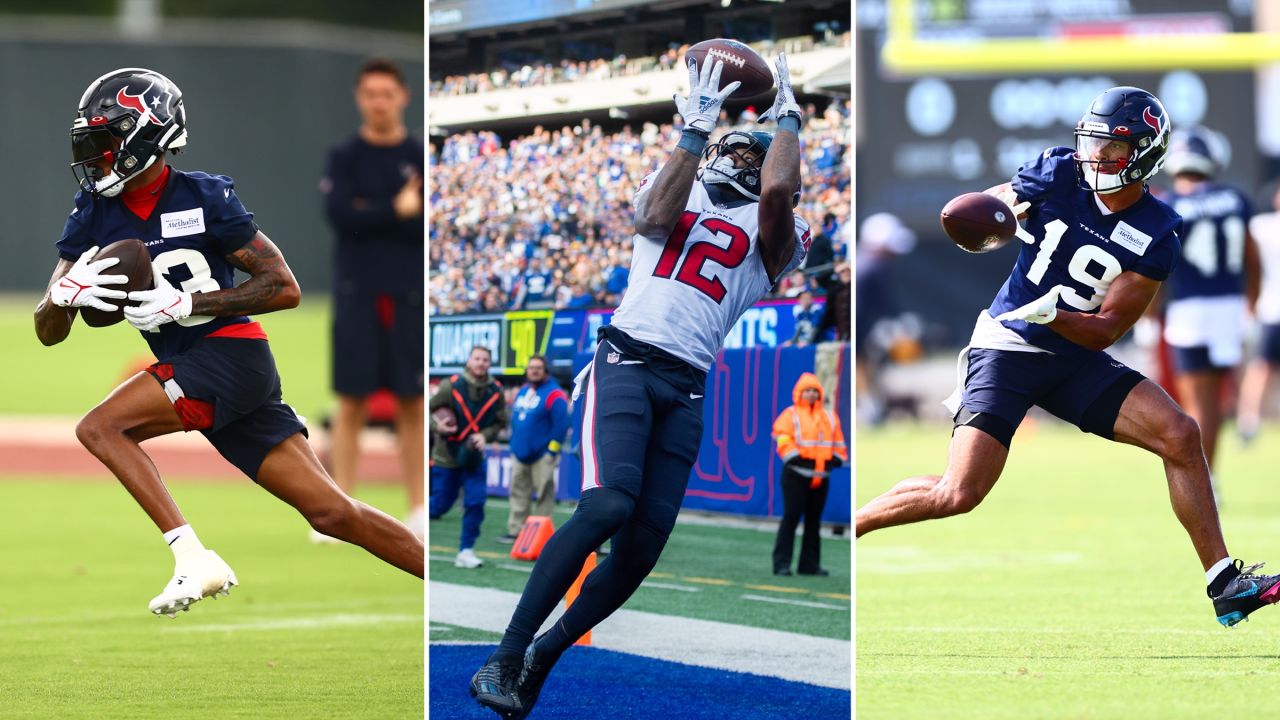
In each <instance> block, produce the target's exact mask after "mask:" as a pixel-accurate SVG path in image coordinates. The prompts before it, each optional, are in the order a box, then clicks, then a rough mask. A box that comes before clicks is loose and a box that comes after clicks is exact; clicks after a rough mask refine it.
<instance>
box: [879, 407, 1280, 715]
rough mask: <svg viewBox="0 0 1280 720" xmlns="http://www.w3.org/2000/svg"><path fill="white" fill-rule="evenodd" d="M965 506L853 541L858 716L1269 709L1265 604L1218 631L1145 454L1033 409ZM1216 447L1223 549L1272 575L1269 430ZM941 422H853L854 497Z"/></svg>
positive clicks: (1272, 625)
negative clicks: (992, 478)
mask: <svg viewBox="0 0 1280 720" xmlns="http://www.w3.org/2000/svg"><path fill="white" fill-rule="evenodd" d="M1026 430H1027V428H1024V431H1023V432H1022V433H1020V434H1019V436H1018V437H1016V438H1015V439H1014V442H1013V452H1012V454H1011V455H1010V459H1009V463H1008V466H1007V468H1006V470H1005V472H1004V475H1003V477H1002V478H1001V479H1000V481H999V482H998V483H997V484H996V486H995V489H994V490H993V491H992V492H991V495H990V496H988V498H987V499H986V501H985V502H984V503H983V504H982V505H981V506H979V507H978V508H977V509H976V510H974V511H973V512H972V513H970V514H968V515H964V516H961V517H956V518H949V519H946V520H939V521H932V522H927V523H922V524H918V525H911V526H905V527H899V528H889V529H886V530H882V531H879V532H876V533H873V534H871V535H868V536H866V537H864V538H862V539H860V540H859V541H858V550H857V558H856V560H857V573H858V578H857V586H856V587H857V662H856V671H857V717H858V718H859V720H881V719H884V720H906V719H909V718H929V719H930V720H935V719H937V718H983V719H984V720H997V719H1000V718H1009V719H1010V720H1013V719H1015V718H1016V719H1018V720H1023V719H1026V718H1072V719H1075V718H1079V719H1084V718H1124V719H1125V720H1135V719H1137V718H1153V719H1154V718H1161V719H1166V718H1194V717H1204V718H1207V717H1215V718H1218V717H1267V716H1270V715H1272V714H1274V713H1272V712H1271V711H1270V710H1268V709H1267V703H1268V702H1270V699H1271V696H1272V695H1273V694H1274V693H1273V691H1274V689H1275V688H1276V687H1278V686H1280V649H1278V648H1280V608H1263V609H1261V610H1259V611H1258V612H1256V613H1255V614H1254V615H1253V616H1252V620H1251V621H1250V622H1248V623H1242V624H1241V625H1239V626H1237V628H1236V629H1234V630H1227V629H1225V628H1223V627H1221V626H1220V625H1218V623H1217V621H1216V620H1215V619H1214V613H1213V609H1212V605H1211V603H1210V602H1209V600H1208V599H1207V598H1206V597H1205V591H1204V585H1205V583H1204V574H1203V572H1202V571H1201V569H1200V564H1199V562H1198V561H1197V559H1196V555H1195V553H1194V551H1193V549H1192V547H1191V544H1190V542H1189V541H1188V539H1187V537H1186V534H1185V533H1184V532H1183V530H1182V527H1181V525H1180V524H1179V523H1178V521H1177V519H1176V518H1175V517H1174V515H1173V511H1172V510H1171V508H1170V506H1169V501H1168V493H1167V485H1166V483H1165V480H1164V476H1163V471H1162V467H1161V462H1160V460H1159V459H1158V458H1156V457H1155V456H1153V455H1150V454H1148V453H1146V452H1145V451H1142V450H1139V449H1137V448H1133V447H1130V446H1126V445H1119V444H1116V443H1109V442H1107V441H1105V440H1102V439H1100V438H1096V437H1093V436H1087V435H1083V434H1082V433H1080V432H1079V431H1077V430H1076V429H1075V428H1072V427H1066V426H1063V425H1061V424H1057V423H1047V422H1041V423H1039V424H1035V425H1034V427H1032V428H1030V432H1027V431H1026ZM1269 431H1270V434H1264V435H1263V436H1262V437H1261V438H1260V439H1259V440H1258V441H1257V442H1256V443H1255V445H1254V446H1253V447H1251V448H1248V449H1241V447H1240V444H1239V442H1238V441H1237V440H1235V438H1233V437H1225V438H1224V439H1223V442H1222V443H1221V445H1220V450H1219V452H1220V454H1221V457H1220V459H1219V460H1220V467H1219V469H1218V477H1219V478H1220V480H1221V484H1222V488H1223V492H1224V510H1223V514H1222V521H1223V528H1224V532H1225V535H1226V539H1227V547H1228V548H1229V549H1230V551H1231V552H1232V553H1233V555H1234V556H1235V557H1239V558H1242V559H1244V560H1245V562H1246V563H1253V562H1258V561H1261V560H1270V561H1271V563H1270V564H1269V565H1268V566H1267V567H1266V568H1264V569H1263V571H1264V572H1266V571H1271V572H1280V485H1277V480H1276V471H1275V468H1277V467H1280V428H1276V427H1271V428H1269ZM948 436H949V428H947V427H942V426H923V427H912V426H896V427H890V428H889V429H887V430H881V431H870V430H864V431H862V432H860V433H859V435H858V447H857V473H858V474H857V477H858V491H857V498H858V499H857V503H858V504H859V505H861V504H862V503H865V502H867V501H868V500H870V499H871V498H872V497H874V496H875V495H877V494H879V493H880V492H883V491H884V490H886V489H887V488H889V487H890V486H891V485H892V484H893V483H895V482H896V481H898V480H900V479H902V478H905V477H910V476H912V475H921V474H927V473H935V474H936V473H940V472H941V471H942V469H943V467H944V463H945V459H946V447H947V440H948Z"/></svg>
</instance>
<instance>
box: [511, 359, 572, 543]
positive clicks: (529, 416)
mask: <svg viewBox="0 0 1280 720" xmlns="http://www.w3.org/2000/svg"><path fill="white" fill-rule="evenodd" d="M524 379H525V383H524V385H522V386H521V387H520V390H519V392H518V393H517V394H516V398H515V401H514V402H513V403H512V406H511V407H512V417H511V455H512V462H511V493H510V500H511V511H510V513H509V514H508V515H507V532H506V534H505V535H502V536H500V537H499V538H498V542H501V543H513V542H515V540H516V536H517V535H518V534H519V533H520V528H521V527H523V526H524V521H525V519H526V518H528V517H529V514H530V511H529V508H530V501H531V498H532V496H533V495H534V494H536V495H537V496H538V502H537V504H536V505H534V506H533V514H534V515H545V516H547V517H550V516H551V511H552V510H554V509H555V504H556V477H555V473H556V460H557V459H558V458H559V457H560V443H561V442H563V441H564V435H565V432H566V431H567V430H568V429H569V398H568V396H567V395H565V393H564V390H562V389H561V388H560V385H559V383H557V382H556V381H555V380H553V379H551V376H550V375H549V374H548V373H547V360H546V358H544V357H542V356H541V355H534V356H533V357H530V358H529V362H528V364H527V365H526V366H525V369H524Z"/></svg>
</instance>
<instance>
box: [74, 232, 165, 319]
mask: <svg viewBox="0 0 1280 720" xmlns="http://www.w3.org/2000/svg"><path fill="white" fill-rule="evenodd" d="M107 258H120V262H118V263H116V264H115V265H113V266H111V267H109V268H107V269H106V270H104V271H103V273H102V274H104V275H124V276H126V277H128V278H129V281H128V282H126V283H125V284H123V285H108V286H106V287H109V288H111V289H112V290H124V291H125V292H133V291H135V290H150V289H152V287H154V284H153V283H152V277H151V254H150V253H148V252H147V246H146V245H143V244H142V241H141V240H134V239H131V240H119V241H117V242H113V243H111V244H110V245H108V246H106V247H104V248H102V249H101V250H99V251H98V254H97V255H95V256H94V257H93V259H94V260H105V259H107ZM107 302H110V303H111V304H112V305H119V306H120V307H124V306H125V305H137V303H131V302H129V301H127V300H108V301H107ZM80 317H81V318H83V319H84V322H85V324H86V325H88V326H90V327H106V326H108V325H114V324H116V323H118V322H120V321H121V320H123V319H124V312H123V311H122V310H116V311H115V312H104V311H102V310H95V309H94V308H91V307H83V308H80Z"/></svg>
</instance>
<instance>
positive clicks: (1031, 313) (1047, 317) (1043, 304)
mask: <svg viewBox="0 0 1280 720" xmlns="http://www.w3.org/2000/svg"><path fill="white" fill-rule="evenodd" d="M1066 289H1067V286H1066V285H1054V286H1053V289H1052V290H1050V291H1049V292H1047V293H1045V294H1044V295H1042V296H1041V297H1039V298H1038V299H1036V300H1032V301H1031V302H1029V303H1027V304H1026V305H1023V306H1022V307H1020V308H1017V309H1014V310H1010V311H1009V312H1007V313H1000V314H999V315H997V316H996V320H998V321H1000V322H1012V321H1014V320H1022V321H1024V322H1029V323H1031V324H1033V325H1047V324H1049V323H1051V322H1053V320H1054V318H1056V317H1058V296H1059V295H1061V294H1062V291H1064V290H1066Z"/></svg>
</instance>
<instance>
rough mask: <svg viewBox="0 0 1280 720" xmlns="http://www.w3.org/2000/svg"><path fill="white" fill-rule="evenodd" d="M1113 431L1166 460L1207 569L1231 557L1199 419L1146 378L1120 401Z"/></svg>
mask: <svg viewBox="0 0 1280 720" xmlns="http://www.w3.org/2000/svg"><path fill="white" fill-rule="evenodd" d="M1114 434H1115V439H1116V440H1118V441H1120V442H1123V443H1128V444H1130V445H1137V446H1138V447H1141V448H1144V449H1146V450H1150V451H1151V452H1153V453H1155V454H1156V455H1159V456H1160V458H1161V460H1163V461H1164V471H1165V478H1166V480H1167V481H1168V483H1169V500H1170V502H1171V503H1172V504H1173V511H1174V514H1175V515H1177V517H1178V520H1179V521H1180V522H1181V523H1182V526H1183V528H1185V529H1186V531H1187V534H1188V535H1189V536H1190V538H1191V544H1192V545H1193V546H1195V549H1196V555H1198V556H1199V558H1200V563H1201V564H1202V565H1203V566H1204V569H1206V570H1208V569H1209V568H1210V567H1211V566H1213V565H1214V564H1215V563H1216V562H1218V561H1219V560H1221V559H1222V558H1224V557H1227V546H1226V542H1225V541H1224V540H1223V538H1222V527H1221V525H1220V524H1219V523H1218V510H1217V506H1216V505H1215V504H1214V501H1213V488H1212V487H1211V485H1210V483H1209V465H1208V462H1207V461H1206V460H1205V456H1204V451H1203V449H1202V446H1201V439H1200V428H1199V426H1198V425H1197V424H1196V421H1195V420H1194V419H1192V418H1191V416H1189V415H1187V414H1186V413H1184V412H1182V410H1181V409H1179V408H1178V405H1177V403H1175V402H1174V401H1173V399H1172V398H1170V397H1169V395H1168V394H1167V393H1165V391H1164V390H1162V389H1160V387H1159V386H1158V385H1156V384H1155V383H1153V382H1151V381H1150V380H1145V379H1144V380H1142V381H1141V382H1140V383H1138V384H1137V385H1136V386H1134V387H1133V389H1132V390H1131V391H1130V392H1129V393H1128V395H1127V396H1126V397H1125V398H1124V402H1123V404H1121V405H1120V409H1119V413H1118V415H1117V416H1116V419H1115V430H1114Z"/></svg>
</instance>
